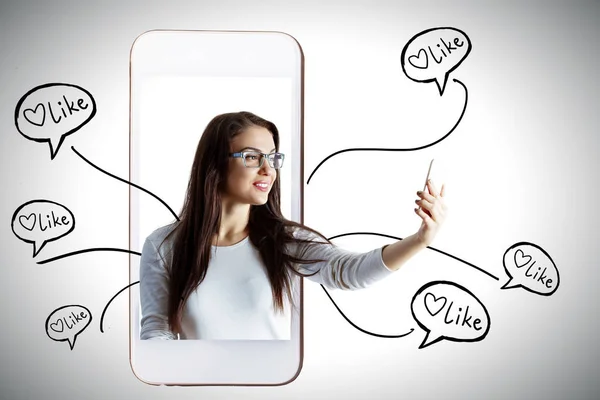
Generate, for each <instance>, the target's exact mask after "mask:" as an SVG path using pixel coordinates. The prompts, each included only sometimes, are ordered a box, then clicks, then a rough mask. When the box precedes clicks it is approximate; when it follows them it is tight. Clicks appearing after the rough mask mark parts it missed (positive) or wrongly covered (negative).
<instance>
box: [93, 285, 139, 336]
mask: <svg viewBox="0 0 600 400" xmlns="http://www.w3.org/2000/svg"><path fill="white" fill-rule="evenodd" d="M138 283H140V281H137V282H133V283H130V284H129V285H127V286H125V287H124V288H123V289H121V290H119V291H118V292H117V294H115V295H114V296H113V297H112V298H111V299H110V300H109V301H108V303H106V306H105V307H104V310H102V316H101V317H100V332H101V333H104V328H103V327H102V324H103V323H104V314H105V313H106V310H107V309H108V306H109V305H110V303H112V301H113V300H114V299H115V298H116V297H117V296H118V295H120V294H121V293H122V292H124V291H125V290H127V289H129V288H130V287H132V286H133V285H136V284H138Z"/></svg>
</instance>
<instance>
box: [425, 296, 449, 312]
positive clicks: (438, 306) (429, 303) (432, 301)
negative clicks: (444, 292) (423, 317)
mask: <svg viewBox="0 0 600 400" xmlns="http://www.w3.org/2000/svg"><path fill="white" fill-rule="evenodd" d="M430 296H431V297H430ZM439 301H441V303H438V302H439ZM445 305H446V298H445V297H443V296H440V298H439V299H436V298H435V296H434V295H433V293H427V294H426V295H425V308H426V309H427V311H428V312H429V314H431V316H432V317H435V315H436V314H437V313H439V312H440V311H442V309H443V308H444V306H445Z"/></svg>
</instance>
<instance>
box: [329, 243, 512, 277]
mask: <svg viewBox="0 0 600 400" xmlns="http://www.w3.org/2000/svg"><path fill="white" fill-rule="evenodd" d="M350 235H377V236H384V237H387V238H390V239H396V240H402V238H399V237H396V236H392V235H386V234H383V233H375V232H350V233H342V234H339V235H335V236H331V237H329V238H328V239H329V240H331V239H335V238H339V237H342V236H350ZM427 248H428V249H430V250H433V251H437V252H438V253H441V254H443V255H445V256H448V257H450V258H453V259H455V260H456V261H460V262H461V263H463V264H466V265H468V266H470V267H472V268H475V269H476V270H477V271H479V272H483V273H484V274H486V275H487V276H489V277H490V278H493V279H495V280H497V281H499V280H500V279H499V278H497V277H496V276H494V275H492V274H491V273H489V272H487V271H486V270H484V269H481V268H479V267H478V266H476V265H474V264H471V263H470V262H467V261H465V260H462V259H460V258H458V257H456V256H453V255H452V254H449V253H446V252H445V251H442V250H439V249H436V248H435V247H431V246H427Z"/></svg>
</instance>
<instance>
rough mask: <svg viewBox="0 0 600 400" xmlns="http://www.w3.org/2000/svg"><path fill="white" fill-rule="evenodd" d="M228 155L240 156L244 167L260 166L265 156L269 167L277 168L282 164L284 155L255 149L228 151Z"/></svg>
mask: <svg viewBox="0 0 600 400" xmlns="http://www.w3.org/2000/svg"><path fill="white" fill-rule="evenodd" d="M229 156H230V157H233V158H241V159H242V160H244V166H245V167H246V168H260V167H262V165H263V162H264V161H265V158H266V159H267V160H269V166H271V168H275V169H279V168H281V167H282V166H283V159H284V158H285V155H284V154H283V153H271V154H265V153H260V152H257V151H242V152H239V153H229Z"/></svg>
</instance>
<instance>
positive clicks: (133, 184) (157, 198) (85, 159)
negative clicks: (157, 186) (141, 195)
mask: <svg viewBox="0 0 600 400" xmlns="http://www.w3.org/2000/svg"><path fill="white" fill-rule="evenodd" d="M71 150H73V151H74V152H75V154H77V155H78V156H79V157H81V158H82V159H83V161H85V162H86V163H88V164H90V165H91V166H92V167H94V168H96V169H97V170H98V171H100V172H102V173H105V174H106V175H108V176H110V177H111V178H115V179H116V180H118V181H121V182H124V183H126V184H128V185H131V186H133V187H134V188H137V189H140V190H141V191H142V192H146V193H148V194H149V195H150V196H152V197H154V198H155V199H156V200H158V201H160V202H161V203H162V204H163V205H164V206H165V207H167V209H168V210H169V211H170V212H171V214H173V216H174V217H175V219H176V220H177V221H179V217H178V216H177V214H175V211H173V210H172V209H171V207H169V205H168V204H167V203H165V202H164V201H163V200H162V199H161V198H160V197H158V196H157V195H155V194H154V193H152V192H150V191H149V190H147V189H144V188H143V187H141V186H139V185H136V184H135V183H132V182H129V181H127V180H125V179H123V178H119V177H118V176H116V175H113V174H111V173H110V172H107V171H105V170H103V169H102V168H100V167H98V166H96V165H94V164H93V163H92V162H91V161H89V160H88V159H87V158H85V157H84V156H82V155H81V154H80V153H79V152H78V151H77V150H75V147H73V146H71Z"/></svg>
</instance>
